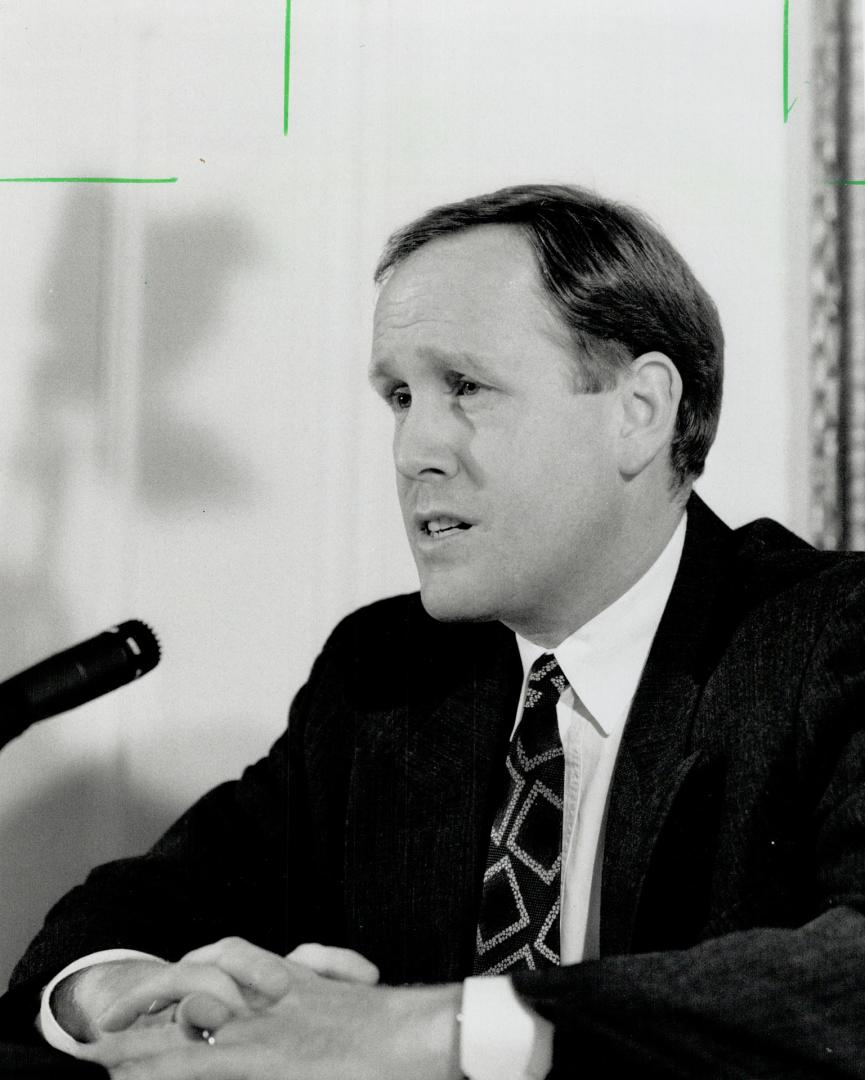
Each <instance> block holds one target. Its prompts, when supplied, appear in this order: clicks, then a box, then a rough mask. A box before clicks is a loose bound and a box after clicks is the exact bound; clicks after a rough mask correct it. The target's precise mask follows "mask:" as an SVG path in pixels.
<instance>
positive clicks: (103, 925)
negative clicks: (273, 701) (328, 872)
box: [0, 632, 340, 1040]
mask: <svg viewBox="0 0 865 1080" xmlns="http://www.w3.org/2000/svg"><path fill="white" fill-rule="evenodd" d="M336 636H337V632H335V633H334V637H336ZM331 642H333V638H332V639H331ZM329 644H330V643H329ZM338 653H339V650H338V649H337V648H334V647H330V648H328V647H326V648H325V650H324V651H323V652H322V655H321V656H320V657H319V659H318V660H317V661H316V664H315V666H314V668H313V673H312V676H311V678H310V682H309V683H308V684H307V685H306V686H305V687H304V688H302V689H301V690H300V692H299V693H298V695H297V697H296V698H295V701H294V702H293V704H292V708H291V710H290V713H289V724H288V730H287V732H286V733H285V734H283V735H282V736H281V737H280V738H279V739H278V740H277V742H276V743H275V744H274V746H273V747H272V749H271V750H270V752H269V754H268V755H267V756H266V757H264V758H262V759H261V760H260V761H258V762H257V763H255V764H254V765H251V766H250V767H249V768H247V769H246V770H245V771H244V773H243V775H242V777H241V778H240V779H239V780H236V781H232V782H228V783H224V784H221V785H219V786H218V787H216V788H214V789H213V790H211V791H210V792H208V793H207V794H206V795H204V796H203V797H202V798H201V799H200V800H198V802H196V803H195V804H194V805H193V806H192V807H191V808H190V809H189V810H188V811H187V812H186V813H185V814H183V816H182V817H180V818H179V819H178V820H177V821H176V822H175V824H174V825H172V826H171V827H170V828H169V829H168V831H167V832H166V833H165V834H164V835H163V836H162V837H161V839H160V840H159V841H158V842H157V843H156V844H155V845H154V846H153V848H151V850H149V851H148V852H146V853H145V854H143V855H140V856H137V857H133V858H126V859H120V860H117V861H115V862H111V863H107V864H105V865H103V866H100V867H97V868H96V869H94V870H93V871H92V872H91V873H90V874H89V875H88V877H87V879H86V880H85V882H84V883H83V884H82V885H80V886H78V887H76V888H75V889H73V890H72V891H71V892H69V893H68V894H67V895H66V896H64V897H63V898H62V899H61V900H60V901H59V902H58V903H57V904H56V905H55V906H54V907H53V909H52V910H51V911H50V912H49V914H48V916H47V917H46V920H45V923H44V925H43V927H42V930H41V931H40V933H39V934H38V935H37V937H36V938H35V939H34V940H33V942H32V943H31V944H30V946H29V948H28V950H27V952H26V953H25V955H24V957H23V958H22V959H21V960H20V962H19V963H18V965H17V967H16V969H15V971H14V972H13V974H12V978H11V981H10V991H9V993H8V994H7V995H6V997H5V998H4V999H3V1001H2V1004H0V1036H2V1035H5V1037H7V1038H15V1039H19V1040H20V1039H22V1038H27V1037H28V1036H29V1035H30V1032H31V1030H32V1027H33V1018H34V1016H35V1015H36V1013H37V1011H38V999H39V993H40V991H41V989H42V987H44V986H45V985H46V984H47V983H48V981H49V980H50V979H51V977H52V976H53V975H54V974H55V973H57V972H58V971H60V970H61V969H62V968H64V967H65V966H66V965H67V964H69V963H71V962H73V961H75V960H77V959H78V958H80V957H82V956H85V955H87V954H90V953H94V952H99V951H102V950H107V949H117V948H121V949H132V950H136V951H140V952H143V953H149V954H153V955H157V956H160V957H163V958H165V959H168V960H175V959H178V958H180V957H181V956H182V955H184V954H185V953H187V952H188V951H190V950H191V949H195V948H197V947H199V946H201V945H204V944H207V943H209V942H213V941H217V940H219V939H220V938H223V937H226V936H240V937H244V938H246V939H247V940H249V941H252V942H255V943H257V944H259V945H261V946H262V947H264V948H267V949H270V950H272V951H275V952H279V953H281V954H284V953H286V952H288V951H290V950H291V949H292V948H293V947H294V945H296V944H297V943H298V942H299V941H301V940H317V936H316V935H317V934H318V931H319V928H320V926H321V924H322V923H323V922H324V921H325V920H327V919H328V918H330V917H332V913H331V912H329V911H328V910H327V907H326V906H323V905H322V903H321V902H320V899H321V896H320V890H319V888H318V882H319V875H317V874H316V867H315V864H316V862H317V860H319V859H322V858H323V856H322V854H321V852H318V851H317V845H316V844H315V843H314V839H315V838H314V836H313V833H314V831H315V830H314V828H313V827H311V825H310V821H309V807H308V805H307V800H306V797H305V791H304V789H305V780H304V773H303V754H302V752H298V753H294V754H290V749H289V748H290V745H297V746H299V745H300V742H301V740H302V738H303V731H304V727H305V725H306V723H307V717H308V715H309V712H310V709H311V708H312V710H313V711H315V708H325V709H327V708H331V710H332V706H329V705H328V704H327V702H328V701H331V700H332V698H333V694H338V688H337V682H338V680H337V675H336V673H337V671H338V669H339V666H340V664H339V659H338ZM316 687H319V688H320V689H319V690H318V691H317V690H316ZM321 687H326V688H327V690H328V692H327V693H325V692H324V691H323V690H322V689H321ZM311 703H312V704H311ZM290 756H291V757H292V759H293V761H294V762H295V763H296V765H295V766H292V774H291V776H289V757H290ZM334 761H335V762H336V758H335V759H334ZM337 772H338V765H337V764H334V776H335V783H336V773H337ZM331 903H333V900H332V898H331Z"/></svg>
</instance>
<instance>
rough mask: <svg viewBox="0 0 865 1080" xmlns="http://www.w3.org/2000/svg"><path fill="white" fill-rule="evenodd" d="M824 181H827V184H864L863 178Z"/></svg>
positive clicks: (859, 185) (860, 185)
mask: <svg viewBox="0 0 865 1080" xmlns="http://www.w3.org/2000/svg"><path fill="white" fill-rule="evenodd" d="M825 183H827V184H848V185H854V186H858V187H863V186H865V180H826V181H825Z"/></svg>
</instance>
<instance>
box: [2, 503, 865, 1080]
mask: <svg viewBox="0 0 865 1080" xmlns="http://www.w3.org/2000/svg"><path fill="white" fill-rule="evenodd" d="M689 512H690V520H689V526H688V532H687V536H686V541H685V550H684V554H683V559H682V565H681V567H680V571H679V574H678V576H677V578H676V583H675V585H674V588H673V592H672V595H671V597H670V601H669V603H668V606H667V609H666V611H665V613H664V616H663V619H662V622H661V625H660V627H659V630H658V634H657V636H656V639H655V642H654V644H653V647H652V650H651V653H650V656H649V660H648V663H647V666H646V670H645V673H644V675H643V678H642V680H641V683H640V686H639V688H638V691H637V695H636V698H635V700H634V704H633V707H632V710H631V714H630V717H629V720H628V724H627V726H626V729H625V735H624V738H623V742H622V747H621V752H620V757H619V761H618V764H617V767H616V771H615V776H614V780H613V787H612V791H611V797H610V804H609V812H608V822H607V830H606V846H605V859H604V871H603V888H602V902H601V942H602V957H601V959H599V960H595V961H589V962H586V963H583V964H578V965H574V966H570V967H566V968H561V969H554V970H552V971H544V972H525V973H522V974H520V975H518V976H516V977H515V982H516V985H517V988H518V989H519V991H520V992H521V993H522V994H523V995H525V997H526V998H527V999H528V1000H529V1001H530V1002H531V1003H532V1004H533V1005H534V1007H535V1008H537V1009H538V1010H539V1011H540V1012H542V1013H543V1014H544V1015H546V1016H548V1017H550V1018H551V1019H552V1020H553V1021H554V1023H555V1028H556V1036H555V1064H554V1075H557V1076H558V1075H561V1076H566V1075H567V1076H570V1075H572V1074H573V1075H580V1076H593V1075H607V1074H613V1073H616V1070H618V1071H621V1070H622V1069H625V1070H626V1075H635V1076H640V1077H652V1076H665V1077H709V1076H713V1077H714V1076H723V1077H758V1076H759V1077H788V1078H789V1077H802V1078H805V1077H808V1078H813V1077H819V1076H826V1077H835V1076H857V1077H865V919H863V914H862V913H863V912H865V742H863V739H865V733H863V727H865V710H863V705H865V559H863V557H862V556H854V555H825V554H820V553H817V552H814V551H813V550H812V549H811V548H809V547H808V546H807V545H806V544H804V543H803V542H802V541H799V540H797V539H796V538H795V537H793V536H792V535H791V534H790V533H788V532H786V530H784V529H782V528H781V527H780V526H778V525H776V524H774V523H772V522H769V521H759V522H755V523H753V524H752V525H749V526H747V527H745V528H743V529H740V530H738V531H736V532H731V531H730V530H729V529H727V528H726V527H725V526H724V525H723V524H722V523H721V522H720V521H719V520H718V519H717V518H716V517H715V516H714V515H713V514H712V513H711V512H710V511H709V510H708V509H707V508H706V507H705V506H704V505H703V504H702V503H701V502H700V501H699V500H698V499H696V498H692V500H691V504H690V507H689ZM520 682H521V670H520V664H519V659H518V655H517V652H516V647H515V643H514V640H513V635H512V634H511V633H510V632H509V631H507V630H506V629H505V628H504V627H502V626H501V625H499V624H487V625H445V624H441V623H436V622H435V621H433V620H432V619H430V618H429V617H428V616H427V615H426V614H425V613H424V611H423V609H422V607H421V605H420V602H419V599H418V597H417V596H416V595H412V596H406V597H397V598H394V599H391V600H386V601H383V602H381V603H378V604H374V605H372V606H371V607H369V608H366V609H364V610H362V611H359V612H356V613H355V614H353V615H352V616H350V617H349V618H347V619H346V620H344V621H343V622H342V623H341V624H340V625H339V626H338V627H337V629H336V630H335V631H334V633H333V635H332V636H331V638H330V640H329V641H328V643H327V645H326V647H325V649H324V650H323V652H322V654H321V656H320V657H319V658H318V660H317V661H316V664H315V666H314V668H313V671H312V674H311V677H310V680H309V682H308V683H307V685H306V686H305V687H304V688H303V689H302V690H301V691H300V693H299V694H298V696H297V698H296V700H295V702H294V704H293V706H292V709H291V714H290V721H289V729H288V733H287V735H286V736H284V737H283V738H282V739H280V740H279V741H278V742H277V743H276V745H275V746H274V748H273V750H272V751H271V753H270V755H269V756H268V757H267V758H266V759H264V760H262V761H260V762H258V763H257V764H256V765H254V766H252V767H251V768H250V769H248V770H247V771H246V772H245V773H244V776H243V778H242V779H241V780H240V781H238V782H236V783H230V784H224V785H222V786H221V787H219V788H216V789H215V790H214V791H212V792H210V793H209V794H208V795H206V796H205V797H204V798H203V799H202V800H201V801H200V802H199V803H197V804H196V806H194V807H193V808H192V809H191V810H190V811H189V812H188V813H187V814H186V815H185V816H184V817H183V818H181V819H180V820H179V821H178V822H177V823H176V824H175V825H174V826H173V827H172V828H171V829H170V830H169V832H168V833H167V834H166V835H165V836H164V837H163V838H162V840H160V841H159V843H158V844H157V845H156V846H155V847H154V848H153V849H152V850H151V851H150V852H149V853H148V854H146V855H144V856H143V857H141V858H138V859H131V860H125V861H122V862H119V863H114V864H110V865H108V866H105V867H102V868H100V869H98V870H96V871H94V872H93V873H92V874H91V876H90V877H89V878H88V881H87V883H86V884H85V885H84V886H82V887H80V888H79V889H77V890H74V891H73V892H72V893H70V894H69V895H68V896H67V897H66V898H65V899H64V900H62V901H61V902H60V903H59V904H58V905H57V907H56V908H55V909H54V910H53V911H52V913H51V914H50V916H49V918H48V920H47V922H46V926H45V928H44V929H43V930H42V932H41V934H40V935H39V937H37V939H36V940H35V941H34V943H33V944H32V945H31V947H30V949H29V951H28V953H27V955H26V956H25V957H24V959H23V960H22V961H21V963H20V965H19V967H18V969H17V970H16V973H15V975H14V976H13V987H16V989H13V991H12V992H11V994H10V995H9V997H8V998H7V1001H6V1006H5V1008H6V1013H5V1015H6V1022H7V1025H9V1024H15V1023H17V1024H18V1025H19V1026H20V1025H22V1024H23V1023H24V1018H25V1017H26V1018H27V1021H28V1022H29V1019H30V1017H31V1016H32V1013H33V1009H34V994H35V992H36V989H37V988H38V987H39V986H40V985H42V984H44V982H45V981H46V980H47V978H48V977H49V976H50V975H51V974H52V973H53V972H55V971H57V970H58V969H59V968H60V966H62V965H64V964H66V963H67V962H68V961H69V960H71V959H73V958H75V957H77V956H80V955H82V954H83V953H87V952H90V951H93V950H95V949H101V948H109V947H113V946H127V947H132V948H138V949H143V950H147V951H151V952H154V953H157V954H160V955H162V956H166V957H168V958H175V957H179V956H180V955H182V954H183V953H184V952H186V951H188V950H189V949H191V948H194V947H195V946H198V945H201V944H204V943H205V942H209V941H213V940H215V939H217V938H219V937H222V936H225V935H229V934H236V935H240V936H243V937H246V938H249V939H250V940H253V941H256V942H259V943H260V944H262V945H264V946H265V947H267V948H270V949H273V950H275V951H277V952H285V951H287V950H288V949H290V948H291V947H292V946H293V945H294V944H295V943H297V942H299V941H303V940H318V941H326V942H331V943H335V944H343V945H347V946H350V947H352V948H354V949H357V950H358V951H360V952H362V953H363V954H365V955H366V956H368V957H370V958H371V959H372V960H373V961H375V963H377V964H378V965H379V967H380V969H381V972H382V978H383V980H385V981H387V982H390V983H408V982H429V981H443V980H457V979H461V978H463V977H464V976H465V975H466V974H467V973H468V972H470V970H471V962H472V954H473V942H474V932H475V922H476V917H477V910H478V904H479V897H480V887H481V880H482V875H483V869H484V862H485V857H486V850H487V843H488V835H489V829H490V825H491V822H492V818H493V815H494V813H495V809H496V805H497V802H498V800H499V799H500V797H501V794H502V781H503V775H504V769H503V761H504V756H505V752H506V745H507V740H508V736H509V732H510V726H511V724H512V721H513V716H514V714H515V710H516V707H517V696H518V693H519V687H520ZM629 1068H631V1069H632V1070H633V1072H631V1073H629V1072H627V1070H628V1069H629Z"/></svg>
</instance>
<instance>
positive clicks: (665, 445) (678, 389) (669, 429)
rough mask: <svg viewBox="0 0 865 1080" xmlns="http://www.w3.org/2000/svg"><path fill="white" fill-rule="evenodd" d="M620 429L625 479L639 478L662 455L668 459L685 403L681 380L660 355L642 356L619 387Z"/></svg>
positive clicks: (620, 454) (667, 358) (667, 361)
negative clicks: (678, 416)
mask: <svg viewBox="0 0 865 1080" xmlns="http://www.w3.org/2000/svg"><path fill="white" fill-rule="evenodd" d="M618 389H619V392H620V394H621V398H620V402H621V427H620V429H619V442H618V464H619V471H620V473H621V474H622V476H624V477H626V478H628V479H630V478H632V477H635V476H637V475H638V474H639V473H641V472H642V471H643V469H645V468H646V466H647V465H649V463H650V462H652V461H654V459H655V458H656V457H657V456H658V454H659V453H661V452H663V453H664V454H665V455H666V456H667V457H669V449H670V444H671V443H672V441H673V433H674V431H675V427H676V416H677V414H678V411H679V402H680V401H681V399H682V377H681V376H680V375H679V371H678V368H677V367H676V365H675V364H674V363H673V361H672V360H671V359H670V358H669V357H668V356H665V355H664V354H663V353H660V352H649V353H643V355H642V356H638V357H637V359H636V360H634V361H633V363H632V364H631V367H630V369H629V371H628V373H627V374H626V375H625V376H624V377H623V378H622V379H621V381H620V383H619V387H618Z"/></svg>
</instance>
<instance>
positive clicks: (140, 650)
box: [0, 619, 160, 746]
mask: <svg viewBox="0 0 865 1080" xmlns="http://www.w3.org/2000/svg"><path fill="white" fill-rule="evenodd" d="M159 655H160V651H159V642H158V641H157V639H156V635H155V634H154V633H153V631H152V630H151V629H150V627H149V626H146V625H145V624H144V623H143V622H140V621H139V620H138V619H129V620H128V621H127V622H123V623H120V624H119V625H118V626H112V627H111V629H110V630H106V631H105V632H104V633H102V634H97V635H96V637H93V638H90V639H89V640H88V641H82V642H81V643H80V644H79V645H73V647H72V648H71V649H65V650H64V651H63V652H59V653H57V654H56V656H51V657H49V658H48V659H47V660H43V661H41V663H38V664H34V666H33V667H30V668H27V670H26V671H22V672H20V673H19V674H18V675H13V676H12V678H11V679H7V680H6V681H5V682H3V683H0V746H4V745H5V744H6V743H7V742H9V741H10V740H11V739H14V738H15V737H16V736H17V735H20V734H21V732H22V731H24V730H25V729H26V728H28V727H29V726H30V725H31V724H33V723H35V722H36V721H37V720H44V719H46V718H47V717H49V716H56V715H57V713H62V712H66V710H67V709H74V708H75V707H76V706H77V705H83V704H84V703H85V702H86V701H92V699H93V698H96V697H99V696H100V695H101V694H107V693H108V691H109V690H116V689H117V687H118V686H123V685H124V684H125V683H128V682H132V680H133V679H137V678H139V677H140V676H141V675H146V674H147V672H148V671H152V670H153V668H155V667H156V665H157V664H158V663H159Z"/></svg>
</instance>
